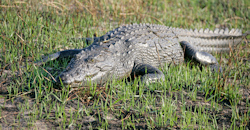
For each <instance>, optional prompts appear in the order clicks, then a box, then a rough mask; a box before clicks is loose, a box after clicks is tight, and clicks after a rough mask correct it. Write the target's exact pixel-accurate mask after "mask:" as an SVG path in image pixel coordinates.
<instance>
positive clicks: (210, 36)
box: [173, 28, 250, 52]
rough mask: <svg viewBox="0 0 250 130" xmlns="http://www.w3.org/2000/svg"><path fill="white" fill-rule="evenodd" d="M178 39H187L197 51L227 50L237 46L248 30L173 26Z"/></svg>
mask: <svg viewBox="0 0 250 130" xmlns="http://www.w3.org/2000/svg"><path fill="white" fill-rule="evenodd" d="M173 30H174V32H175V33H176V34H177V36H178V39H179V41H180V42H181V41H187V42H189V43H190V44H192V46H194V47H195V49H197V50H198V51H205V52H228V51H230V50H231V49H233V48H234V47H235V46H237V45H238V44H239V43H240V42H241V41H242V40H243V38H244V37H245V36H247V35H248V34H249V33H250V32H246V33H245V34H242V31H241V30H239V29H232V30H229V29H227V28H226V29H215V30H214V31H212V30H209V29H205V30H203V29H200V30H197V29H195V30H187V29H179V28H174V29H173Z"/></svg>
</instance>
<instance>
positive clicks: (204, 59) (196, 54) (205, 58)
mask: <svg viewBox="0 0 250 130" xmlns="http://www.w3.org/2000/svg"><path fill="white" fill-rule="evenodd" d="M180 44H181V46H182V48H183V50H184V52H185V54H184V55H185V58H189V59H192V60H195V61H196V62H198V63H200V64H202V65H205V66H209V67H210V68H211V70H212V71H216V72H218V71H219V72H221V71H222V69H221V67H220V66H219V64H218V62H217V60H216V58H215V57H214V56H212V55H211V54H209V53H207V52H204V51H198V50H196V49H195V48H194V47H193V46H192V45H191V44H190V43H188V42H186V41H181V42H180Z"/></svg>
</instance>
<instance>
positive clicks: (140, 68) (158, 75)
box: [131, 63, 165, 84]
mask: <svg viewBox="0 0 250 130" xmlns="http://www.w3.org/2000/svg"><path fill="white" fill-rule="evenodd" d="M138 76H141V81H142V82H144V83H146V84H148V83H154V82H157V81H160V80H163V81H164V80H165V76H164V74H163V72H162V71H160V70H159V69H157V68H156V67H154V66H151V65H149V64H144V63H135V65H134V67H133V69H132V72H131V77H132V78H134V77H138Z"/></svg>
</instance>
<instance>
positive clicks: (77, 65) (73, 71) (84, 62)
mask: <svg viewBox="0 0 250 130" xmlns="http://www.w3.org/2000/svg"><path fill="white" fill-rule="evenodd" d="M115 63H116V62H115V60H114V56H113V57H112V56H111V54H109V53H107V52H103V51H100V52H98V53H97V54H96V53H94V54H88V55H83V54H77V55H76V56H75V57H74V58H72V60H71V61H70V63H69V65H68V66H67V67H66V69H65V71H63V72H62V73H61V74H59V75H58V76H57V77H56V82H57V83H59V84H61V83H63V84H65V85H68V84H69V85H71V86H72V87H74V86H79V85H87V83H90V82H91V83H98V84H101V83H102V82H105V81H107V80H108V78H109V75H111V74H112V73H111V72H112V68H113V67H114V64H115Z"/></svg>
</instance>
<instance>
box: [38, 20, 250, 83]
mask: <svg viewBox="0 0 250 130" xmlns="http://www.w3.org/2000/svg"><path fill="white" fill-rule="evenodd" d="M248 34H249V32H247V33H245V34H242V32H241V30H238V29H236V30H234V29H232V30H228V29H225V30H219V29H215V30H214V31H211V30H208V29H205V30H199V31H198V30H186V29H179V28H171V27H166V26H163V25H155V24H139V25H138V24H133V25H127V26H121V27H118V28H116V29H114V30H112V31H109V32H108V33H106V34H105V35H103V36H101V37H97V38H94V39H93V43H92V44H91V45H90V46H88V47H86V48H84V49H76V50H66V51H61V52H57V53H55V54H52V55H49V56H48V57H47V58H45V60H43V62H47V61H48V60H51V59H52V60H53V59H56V58H62V57H69V56H73V58H72V59H71V61H70V63H69V65H68V67H67V68H66V69H65V70H64V71H63V72H62V73H61V74H60V75H58V76H57V78H56V82H60V81H62V83H63V84H71V85H72V86H78V85H85V84H86V83H87V82H88V81H91V82H92V83H97V84H102V83H105V82H106V81H107V80H109V79H110V78H115V79H121V78H124V77H128V76H129V75H132V76H134V75H135V76H138V75H141V76H142V81H143V82H155V81H157V80H159V79H162V80H164V74H163V73H162V72H161V71H160V70H159V69H157V68H158V67H159V66H160V65H163V64H166V63H174V64H178V63H181V62H183V61H184V54H185V57H189V58H191V59H194V60H196V61H197V62H199V63H201V64H203V65H209V66H210V67H211V68H212V69H216V70H218V68H219V66H218V62H217V60H216V59H215V58H214V57H213V56H212V55H211V54H209V53H208V52H214V51H217V52H221V51H229V50H230V48H233V47H234V46H236V45H237V44H239V43H240V42H241V40H242V39H243V38H244V37H245V36H246V35H248ZM85 40H86V41H89V40H90V38H86V39H85Z"/></svg>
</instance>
